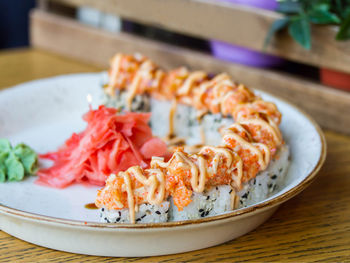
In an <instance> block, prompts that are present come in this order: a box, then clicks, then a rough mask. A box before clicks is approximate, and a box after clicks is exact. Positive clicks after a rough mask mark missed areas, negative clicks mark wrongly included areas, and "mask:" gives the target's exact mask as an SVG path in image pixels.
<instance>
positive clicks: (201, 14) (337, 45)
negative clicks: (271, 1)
mask: <svg viewBox="0 0 350 263" xmlns="http://www.w3.org/2000/svg"><path fill="white" fill-rule="evenodd" d="M52 1H55V2H60V3H63V4H66V5H70V6H75V7H78V6H90V7H94V8H96V9H99V10H101V11H104V12H108V13H114V14H118V15H120V16H121V17H123V18H127V19H130V20H133V21H137V22H141V23H144V24H149V25H155V26H158V27H162V28H165V29H168V30H171V31H175V32H179V33H184V34H189V35H192V36H197V37H201V38H205V39H218V40H222V41H226V42H229V43H234V44H237V45H241V46H245V47H248V48H251V49H254V50H257V51H262V47H263V43H264V40H265V36H266V34H267V31H268V29H269V27H270V25H271V23H272V22H273V21H275V20H276V19H278V18H280V17H281V15H280V14H278V13H276V12H272V11H266V10H261V9H256V8H252V7H245V6H240V5H234V4H228V3H223V2H219V1H215V0H166V1H164V0H147V1H145V0H128V1H125V0H104V1H94V0H52ZM335 34H336V31H335V28H334V27H331V26H315V27H313V28H312V50H311V51H308V50H305V49H303V48H302V47H301V46H300V45H298V44H296V43H295V42H294V41H293V40H292V39H291V38H290V36H289V35H288V34H287V33H284V34H281V35H279V36H278V39H277V38H276V39H275V40H274V41H272V43H271V45H270V47H269V48H268V49H267V50H266V52H267V53H270V54H274V55H277V56H280V57H284V58H287V59H290V60H294V61H297V62H302V63H305V64H310V65H314V66H319V67H326V68H332V69H336V70H340V71H344V72H350V45H349V41H346V42H340V41H335V40H334V36H335Z"/></svg>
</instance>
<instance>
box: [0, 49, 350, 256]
mask: <svg viewBox="0 0 350 263" xmlns="http://www.w3.org/2000/svg"><path fill="white" fill-rule="evenodd" d="M99 70H101V68H97V67H95V66H91V65H86V64H82V63H79V62H76V61H73V60H71V59H68V58H63V57H60V56H56V55H53V54H49V53H45V52H43V51H38V50H14V51H2V52H0V89H2V88H6V87H8V86H11V85H15V84H17V83H20V82H24V81H29V80H33V79H38V78H44V77H50V76H54V75H58V74H66V73H75V72H89V71H99ZM349 129H350V127H349ZM325 133H326V138H327V143H328V156H327V160H326V163H325V165H324V167H323V168H322V170H321V172H320V173H319V175H318V178H317V179H316V181H315V182H314V183H313V184H312V185H311V186H310V187H309V188H307V189H306V190H305V191H304V192H302V193H301V194H300V195H298V196H296V197H294V198H293V199H292V200H290V201H288V202H286V203H285V204H283V205H282V206H281V207H280V208H279V209H278V211H277V212H276V213H275V214H274V215H273V216H272V218H271V219H269V220H268V221H267V222H266V223H265V224H263V225H262V226H260V227H259V228H258V229H256V230H254V231H252V232H251V233H249V234H247V235H245V236H242V237H240V238H238V239H236V240H233V241H230V242H228V243H225V244H223V245H220V246H216V247H212V248H208V249H203V250H199V251H194V252H188V253H184V254H177V255H169V256H160V257H149V258H129V259H127V258H101V257H92V256H84V255H77V254H70V253H65V252H60V251H55V250H51V249H47V248H43V247H38V246H36V245H32V244H29V243H27V242H24V241H21V240H18V239H16V238H14V237H12V236H9V235H8V234H6V233H4V232H1V231H0V261H16V262H18V261H32V262H46V261H85V262H100V261H108V262H128V261H129V262H131V261H133V262H138V261H142V262H154V261H156V262H174V261H175V262H178V261H223V262H224V261H225V262H228V261H269V262H270V261H293V262H301V261H303V262H306V261H307V262H309V261H332V262H334V261H337V262H339V261H348V262H350V137H349V136H343V135H340V134H337V133H334V132H330V131H326V132H325ZM0 194H1V193H0Z"/></svg>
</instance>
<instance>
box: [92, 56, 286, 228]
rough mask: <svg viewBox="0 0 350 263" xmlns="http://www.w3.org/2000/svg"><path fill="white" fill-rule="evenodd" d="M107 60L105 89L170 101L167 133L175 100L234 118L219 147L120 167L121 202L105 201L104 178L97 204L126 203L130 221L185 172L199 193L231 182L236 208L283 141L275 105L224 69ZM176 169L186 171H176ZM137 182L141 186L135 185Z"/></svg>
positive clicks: (130, 96) (163, 195) (189, 184)
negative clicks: (146, 164) (146, 165)
mask: <svg viewBox="0 0 350 263" xmlns="http://www.w3.org/2000/svg"><path fill="white" fill-rule="evenodd" d="M128 62H129V64H128ZM125 64H127V66H125ZM111 65H112V69H111V70H110V83H109V85H107V90H106V92H108V93H109V94H110V93H111V92H112V93H113V91H114V90H115V89H127V90H128V96H127V103H128V104H129V106H130V105H131V102H132V100H133V98H134V96H135V95H136V94H139V93H144V92H147V93H150V94H151V95H154V96H156V97H157V98H166V99H172V100H173V103H172V107H171V110H170V112H169V135H173V131H174V127H173V118H174V115H175V112H176V105H177V103H178V102H179V103H184V104H187V105H190V106H194V107H195V108H197V109H198V111H199V112H201V113H202V114H203V113H205V112H208V111H209V112H212V113H221V114H222V115H227V114H230V115H232V116H234V118H235V121H236V123H234V124H232V125H231V126H229V127H226V129H224V130H223V132H222V138H223V143H222V145H221V146H218V147H214V146H204V147H202V148H201V149H200V150H199V151H197V152H196V153H192V154H189V153H187V152H185V151H184V150H182V149H177V150H175V152H174V153H173V155H172V158H171V159H170V160H169V161H168V162H164V160H163V158H159V157H153V158H152V161H151V168H150V169H146V170H143V169H142V168H140V167H138V166H135V167H131V168H129V169H128V170H127V171H125V172H120V173H119V174H118V175H117V177H122V178H123V185H122V187H121V188H122V189H121V190H122V192H126V194H127V202H126V203H125V204H122V202H120V201H116V202H114V203H113V202H110V201H109V200H110V199H111V198H110V196H109V195H108V194H106V192H107V190H108V191H110V187H111V185H110V184H109V183H108V180H107V185H106V187H105V188H104V189H102V190H101V191H100V192H99V194H98V197H97V201H96V204H97V205H98V206H100V207H101V206H106V207H107V208H109V209H122V208H125V207H129V211H130V221H131V222H133V223H134V222H135V208H136V209H137V207H138V204H139V203H140V202H141V203H142V202H147V203H150V204H160V203H161V202H163V200H164V199H165V198H166V197H167V196H168V195H174V194H176V191H174V190H172V189H166V185H167V182H168V181H169V180H170V181H173V180H174V178H175V179H176V178H182V177H183V176H185V177H186V176H188V178H187V179H186V178H185V179H184V180H185V181H184V182H185V183H184V184H185V187H186V188H187V189H188V190H189V191H194V192H197V193H201V192H203V191H204V190H205V189H207V188H210V187H212V186H215V185H220V184H221V185H222V184H230V185H231V187H232V188H233V189H232V190H233V191H232V193H231V205H232V208H234V207H236V206H237V202H238V201H239V197H238V196H237V194H236V191H239V190H241V188H242V183H244V182H246V181H248V180H250V179H251V178H254V177H255V176H256V174H257V173H258V172H260V171H262V170H264V169H266V168H267V166H268V164H269V163H270V160H271V158H272V157H273V155H274V154H275V152H276V149H277V148H278V147H279V146H280V145H281V144H283V139H282V135H281V132H280V130H279V128H278V124H279V123H280V120H281V114H280V112H279V111H278V109H277V107H276V106H275V105H274V104H273V103H270V102H265V101H263V100H261V98H260V97H257V96H255V95H254V93H252V92H251V91H250V90H249V89H247V88H246V87H245V86H243V85H236V84H234V83H233V82H232V81H231V79H230V78H229V76H228V75H227V74H220V75H217V76H215V77H214V78H209V77H208V75H207V74H206V73H204V72H202V71H196V72H192V73H190V72H188V71H187V69H185V68H181V70H180V69H179V70H174V71H170V72H168V73H166V72H164V71H163V70H161V69H159V68H158V67H157V66H156V65H155V64H154V63H153V62H151V61H150V60H148V59H147V58H145V57H142V56H140V57H137V58H135V57H134V58H133V57H132V56H126V55H117V56H115V57H114V59H113V60H112V64H111ZM128 77H129V79H127V78H128ZM125 83H129V85H127V84H125ZM169 94H170V95H169ZM169 96H170V97H169ZM177 171H182V172H183V171H185V173H183V174H182V175H181V176H180V175H178V174H176V173H177ZM174 173H175V174H174ZM114 178H116V177H114ZM109 179H110V178H109ZM140 184H141V185H142V186H143V187H144V188H142V187H141V188H140V186H137V185H140ZM105 189H106V190H105ZM140 189H144V190H143V191H144V196H145V197H144V198H143V200H141V201H140V200H138V196H135V192H136V191H140ZM104 190H105V191H104ZM106 195H107V197H106ZM105 200H106V201H105ZM114 204H116V205H114ZM121 204H122V205H121Z"/></svg>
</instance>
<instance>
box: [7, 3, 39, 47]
mask: <svg viewBox="0 0 350 263" xmlns="http://www.w3.org/2000/svg"><path fill="white" fill-rule="evenodd" d="M34 6H35V0H0V48H1V49H3V48H13V47H22V46H27V45H28V27H29V17H28V15H29V10H30V9H31V8H33V7H34Z"/></svg>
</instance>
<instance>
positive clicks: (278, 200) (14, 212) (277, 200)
mask: <svg viewBox="0 0 350 263" xmlns="http://www.w3.org/2000/svg"><path fill="white" fill-rule="evenodd" d="M104 72H105V71H102V72H90V73H72V74H64V75H58V76H53V77H48V78H42V79H36V80H32V81H28V82H23V83H20V84H18V85H15V86H12V87H8V88H5V90H2V91H1V92H0V95H1V94H3V92H6V91H8V90H11V89H13V88H21V86H22V85H25V84H28V83H33V82H36V81H42V80H49V79H55V78H60V77H67V76H78V75H92V74H94V75H101V74H103V73H104ZM254 90H256V91H258V92H262V93H264V94H267V95H268V96H271V97H273V98H276V99H277V100H279V101H281V102H283V103H285V104H287V105H288V106H290V107H292V108H293V109H294V110H296V111H298V112H299V113H301V114H302V115H303V116H304V117H305V118H306V119H307V120H308V121H309V122H310V123H311V124H312V126H313V127H314V128H315V130H316V132H317V134H318V136H319V138H320V142H321V152H320V157H319V159H318V161H317V164H316V165H315V167H314V168H313V170H312V171H310V172H309V174H308V175H306V176H305V178H304V179H303V180H302V181H301V182H299V183H298V184H297V185H296V186H294V187H293V188H291V189H289V190H288V191H286V192H284V193H282V194H280V195H277V196H276V197H274V198H271V199H268V200H265V201H263V202H260V203H258V204H255V205H251V206H248V207H245V208H241V209H239V210H234V211H232V212H229V213H225V214H221V215H216V216H212V217H206V218H200V219H192V220H184V221H174V222H164V223H141V224H130V223H123V224H120V223H102V222H101V223H98V222H96V223H95V222H85V221H80V220H71V219H63V218H58V217H51V216H45V215H40V214H36V213H31V212H26V211H22V210H19V209H15V208H11V207H8V206H5V205H3V204H1V203H0V213H2V214H5V215H6V214H7V215H10V216H17V217H24V218H25V219H27V220H33V221H40V222H42V223H54V224H59V225H63V226H73V227H74V226H75V227H84V228H88V229H96V228H99V229H155V228H156V229H162V228H173V227H180V226H186V225H200V224H204V223H209V222H220V221H223V220H225V219H233V218H237V217H239V216H243V215H248V214H250V213H253V212H258V211H263V210H265V209H267V208H269V207H270V208H272V207H274V206H276V205H279V204H282V203H284V202H286V201H287V200H289V199H291V198H292V197H294V196H295V195H297V194H299V193H300V192H301V191H303V190H304V189H305V188H307V187H308V186H309V185H310V184H311V183H312V182H313V181H314V180H315V178H316V175H317V174H318V172H319V170H320V169H321V167H322V165H323V164H324V162H325V159H326V155H327V143H326V138H325V135H324V133H323V131H322V129H321V128H320V126H319V125H318V124H317V122H316V121H315V120H314V119H313V118H312V117H311V116H310V115H309V114H308V113H306V112H305V111H304V110H302V109H300V108H299V107H297V106H296V105H294V104H292V103H290V102H288V101H286V100H285V99H282V98H280V97H279V96H275V95H273V94H271V93H269V92H265V91H263V90H260V89H255V88H254Z"/></svg>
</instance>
